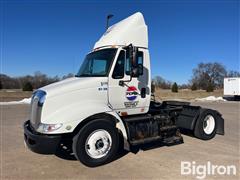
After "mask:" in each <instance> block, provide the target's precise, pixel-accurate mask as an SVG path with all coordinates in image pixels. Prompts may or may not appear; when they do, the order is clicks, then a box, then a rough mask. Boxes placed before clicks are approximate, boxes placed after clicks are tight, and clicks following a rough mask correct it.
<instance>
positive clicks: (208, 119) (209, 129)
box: [194, 109, 217, 140]
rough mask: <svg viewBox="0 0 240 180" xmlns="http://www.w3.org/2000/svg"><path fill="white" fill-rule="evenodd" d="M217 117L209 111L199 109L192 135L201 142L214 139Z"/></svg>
mask: <svg viewBox="0 0 240 180" xmlns="http://www.w3.org/2000/svg"><path fill="white" fill-rule="evenodd" d="M216 119H217V117H216V114H215V113H214V111H212V110H210V109H201V111H200V115H199V117H198V119H197V122H196V124H195V128H194V135H195V136H196V137H197V138H199V139H202V140H209V139H212V138H214V136H215V135H216V131H217V121H216Z"/></svg>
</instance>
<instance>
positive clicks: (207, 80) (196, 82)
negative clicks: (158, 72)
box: [0, 62, 240, 92]
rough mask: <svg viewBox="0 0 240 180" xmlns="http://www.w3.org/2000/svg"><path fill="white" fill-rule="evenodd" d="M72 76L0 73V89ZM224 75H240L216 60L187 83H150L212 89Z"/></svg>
mask: <svg viewBox="0 0 240 180" xmlns="http://www.w3.org/2000/svg"><path fill="white" fill-rule="evenodd" d="M73 76H74V74H71V73H69V74H67V75H65V76H63V77H58V76H55V77H49V76H47V75H46V74H43V73H41V72H39V71H37V72H35V73H34V75H26V76H21V77H10V76H8V75H5V74H0V89H23V90H25V91H31V90H33V89H38V88H40V87H43V86H46V85H48V84H51V83H54V82H57V81H60V80H62V79H66V78H69V77H73ZM224 77H240V73H239V72H238V71H227V70H226V68H225V67H224V66H223V65H222V64H220V63H217V62H214V63H199V64H198V65H197V67H196V68H194V69H193V71H192V77H191V79H190V80H189V83H187V84H181V85H178V84H177V83H176V82H171V81H168V80H166V79H164V78H163V77H161V76H155V77H154V78H153V79H152V84H154V85H155V86H156V87H157V88H161V89H172V91H173V92H178V89H192V90H198V89H202V90H206V91H213V90H214V89H221V88H223V79H224Z"/></svg>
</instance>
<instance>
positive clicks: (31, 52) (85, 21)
mask: <svg viewBox="0 0 240 180" xmlns="http://www.w3.org/2000/svg"><path fill="white" fill-rule="evenodd" d="M180 2H181V3H180ZM137 11H140V12H142V13H143V15H144V17H145V21H146V24H147V25H148V29H149V50H150V56H151V65H152V75H153V76H155V75H160V76H162V77H164V78H166V79H168V80H171V81H176V82H178V83H187V82H188V80H189V79H190V78H191V74H192V69H193V68H194V67H196V66H197V64H198V63H200V62H214V61H216V62H220V63H222V64H223V65H225V66H226V68H227V69H228V70H238V71H239V69H240V65H239V1H232V0H225V1H224V0H219V1H214V0H208V1H206V0H205V1H204V0H198V1H193V0H192V1H190V0H187V1H186V0H184V1H177V0H175V1H167V0H162V1H161V0H160V1H147V0H146V1H120V2H117V1H113V0H112V1H101V2H100V1H73V0H68V1H63V0H59V1H50V0H49V1H46V0H42V1H39V0H35V1H34V0H28V1H21V2H20V1H17V0H8V1H1V14H0V15H1V19H0V20H1V24H0V28H1V39H0V41H1V66H2V67H1V72H2V73H5V74H8V75H10V76H20V75H26V74H33V73H34V72H35V71H41V72H43V73H46V74H48V75H50V76H55V75H58V76H62V75H64V74H68V73H76V72H77V71H78V69H79V66H80V65H81V63H82V60H83V58H84V56H85V55H86V54H87V53H88V52H89V51H90V50H91V49H92V48H93V45H94V43H95V41H97V40H98V39H99V38H100V37H101V35H102V34H103V33H104V30H105V23H106V22H105V17H106V15H107V14H109V13H111V14H114V17H113V19H112V20H111V24H113V23H115V22H118V21H119V20H121V19H123V18H125V17H127V16H129V15H131V14H133V13H135V12H137Z"/></svg>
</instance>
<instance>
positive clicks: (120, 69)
mask: <svg viewBox="0 0 240 180" xmlns="http://www.w3.org/2000/svg"><path fill="white" fill-rule="evenodd" d="M125 56H126V55H125V51H123V50H121V51H120V53H119V56H118V59H117V62H116V64H115V67H114V71H113V75H112V78H113V79H122V78H123V77H124V63H125Z"/></svg>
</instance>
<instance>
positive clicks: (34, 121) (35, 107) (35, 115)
mask: <svg viewBox="0 0 240 180" xmlns="http://www.w3.org/2000/svg"><path fill="white" fill-rule="evenodd" d="M40 98H41V93H38V91H37V92H36V93H35V94H34V95H33V97H32V101H31V111H30V112H31V114H30V123H31V126H32V127H33V128H34V129H37V127H38V126H39V124H40V122H41V112H42V106H40V105H39V100H40Z"/></svg>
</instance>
